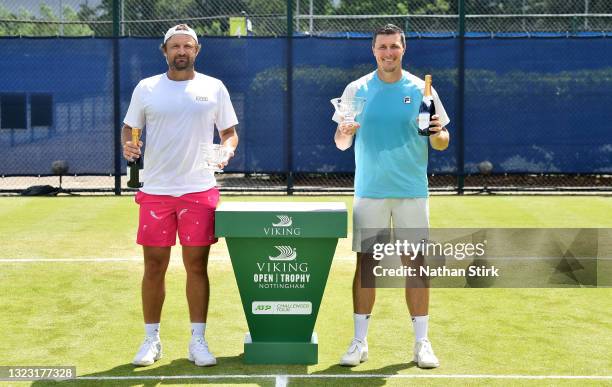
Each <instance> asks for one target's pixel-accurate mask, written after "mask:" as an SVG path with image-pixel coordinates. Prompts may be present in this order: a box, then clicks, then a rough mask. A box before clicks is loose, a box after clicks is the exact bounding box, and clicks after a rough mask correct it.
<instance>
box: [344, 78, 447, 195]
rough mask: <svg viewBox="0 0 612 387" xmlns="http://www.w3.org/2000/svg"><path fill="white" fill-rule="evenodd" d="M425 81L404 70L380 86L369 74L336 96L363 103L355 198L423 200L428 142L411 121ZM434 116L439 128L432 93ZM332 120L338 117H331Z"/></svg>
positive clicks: (441, 109) (357, 140)
mask: <svg viewBox="0 0 612 387" xmlns="http://www.w3.org/2000/svg"><path fill="white" fill-rule="evenodd" d="M424 87H425V82H424V81H423V80H421V79H419V78H417V77H416V76H414V75H412V74H410V73H409V72H407V71H404V72H403V75H402V79H400V80H399V81H397V82H394V83H386V82H383V81H381V80H380V79H379V78H378V75H377V72H376V71H374V72H372V73H370V74H368V75H366V76H364V77H362V78H360V79H358V80H356V81H354V82H352V83H350V84H349V85H348V86H347V87H346V89H345V91H344V93H343V95H342V97H343V98H348V97H351V96H356V97H363V98H365V99H366V102H365V107H364V110H363V112H362V113H361V114H360V115H358V116H357V117H356V121H357V122H359V124H360V125H361V127H360V128H359V129H358V130H357V134H356V136H355V139H354V141H355V165H356V169H355V196H357V197H364V198H426V197H428V188H427V187H428V181H427V152H428V148H429V145H428V143H429V138H428V137H424V136H419V134H418V132H417V129H418V125H417V117H418V114H419V105H420V103H421V100H422V99H423V88H424ZM432 94H433V96H434V104H435V107H436V113H437V114H439V115H440V120H441V122H442V125H443V126H446V125H447V124H448V122H449V119H448V117H447V115H446V112H445V111H444V107H443V106H442V104H441V103H440V101H439V98H438V96H437V93H435V91H433V90H432ZM334 120H335V121H337V122H338V121H339V120H340V117H338V116H337V115H335V116H334Z"/></svg>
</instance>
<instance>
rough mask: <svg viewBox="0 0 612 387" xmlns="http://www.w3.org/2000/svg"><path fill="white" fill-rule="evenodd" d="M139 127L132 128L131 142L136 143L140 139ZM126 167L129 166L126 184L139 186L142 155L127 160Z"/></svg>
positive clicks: (133, 186) (132, 186)
mask: <svg viewBox="0 0 612 387" xmlns="http://www.w3.org/2000/svg"><path fill="white" fill-rule="evenodd" d="M140 131H141V129H140V128H132V143H134V144H138V142H139V141H140ZM127 165H128V167H130V180H128V182H127V186H128V187H130V188H140V186H141V185H140V170H141V169H142V155H141V156H140V157H139V158H137V159H134V160H132V161H128V163H127Z"/></svg>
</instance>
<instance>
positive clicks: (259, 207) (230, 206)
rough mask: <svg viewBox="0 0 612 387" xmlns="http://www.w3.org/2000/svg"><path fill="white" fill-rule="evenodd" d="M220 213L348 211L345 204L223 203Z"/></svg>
mask: <svg viewBox="0 0 612 387" xmlns="http://www.w3.org/2000/svg"><path fill="white" fill-rule="evenodd" d="M219 211H231V212H236V211H240V212H244V211H252V212H316V211H340V212H345V211H346V204H344V202H223V203H221V204H220V205H219V207H217V212H219Z"/></svg>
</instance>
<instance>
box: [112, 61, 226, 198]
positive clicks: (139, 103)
mask: <svg viewBox="0 0 612 387" xmlns="http://www.w3.org/2000/svg"><path fill="white" fill-rule="evenodd" d="M123 122H124V123H125V124H126V125H128V126H131V127H136V128H144V129H145V133H146V152H145V153H144V165H145V168H144V170H143V177H142V180H143V182H144V184H143V187H142V188H141V189H140V190H141V191H143V192H145V193H148V194H154V195H172V196H181V195H184V194H186V193H191V192H200V191H205V190H208V189H210V188H212V187H214V186H216V184H217V182H216V180H215V176H214V173H213V172H212V171H209V170H205V169H201V168H198V163H199V161H200V159H199V151H198V149H199V144H200V143H212V142H213V136H214V128H215V126H216V127H217V130H218V131H222V130H225V129H229V128H231V127H233V126H235V125H236V124H238V119H237V118H236V113H235V112H234V108H233V106H232V102H231V101H230V98H229V93H228V92H227V89H226V88H225V86H224V85H223V83H222V82H221V81H220V80H218V79H215V78H212V77H209V76H207V75H204V74H200V73H196V74H195V77H194V79H191V80H188V81H172V80H170V79H168V76H167V75H166V74H165V73H164V74H160V75H156V76H153V77H150V78H146V79H143V80H141V81H140V82H139V83H138V85H137V86H136V88H135V89H134V92H133V93H132V100H131V102H130V107H129V108H128V111H127V113H126V115H125V119H124V120H123Z"/></svg>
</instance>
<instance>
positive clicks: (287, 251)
mask: <svg viewBox="0 0 612 387" xmlns="http://www.w3.org/2000/svg"><path fill="white" fill-rule="evenodd" d="M274 248H276V250H278V255H277V256H276V257H273V256H271V255H270V256H268V258H269V259H270V261H294V260H295V259H296V258H297V251H296V249H295V248H293V247H291V246H274Z"/></svg>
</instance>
